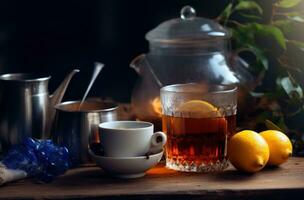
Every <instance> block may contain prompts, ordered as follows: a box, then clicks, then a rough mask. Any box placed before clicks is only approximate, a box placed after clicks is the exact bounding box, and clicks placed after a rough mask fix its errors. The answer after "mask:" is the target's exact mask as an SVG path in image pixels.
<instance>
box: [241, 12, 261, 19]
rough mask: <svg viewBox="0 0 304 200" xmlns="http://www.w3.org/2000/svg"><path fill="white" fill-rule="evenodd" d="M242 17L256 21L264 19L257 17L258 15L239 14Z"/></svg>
mask: <svg viewBox="0 0 304 200" xmlns="http://www.w3.org/2000/svg"><path fill="white" fill-rule="evenodd" d="M239 14H240V15H241V16H243V17H245V18H248V19H254V20H260V19H262V17H261V16H257V15H252V14H247V13H239Z"/></svg>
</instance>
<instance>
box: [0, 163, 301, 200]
mask: <svg viewBox="0 0 304 200" xmlns="http://www.w3.org/2000/svg"><path fill="white" fill-rule="evenodd" d="M0 199H154V200H155V199H175V200H178V199H242V200H244V199H290V200H291V199H299V200H302V199H304V158H291V159H289V161H288V162H287V163H285V164H283V165H282V166H280V167H278V168H266V169H264V170H262V171H261V172H259V173H256V174H252V175H249V174H243V173H240V172H238V171H236V170H235V169H234V168H233V167H232V166H230V167H229V168H228V169H227V170H225V171H224V172H221V173H216V174H195V173H179V172H175V171H172V170H168V169H166V168H165V167H164V166H163V165H162V164H160V165H158V166H157V167H155V168H153V169H151V170H149V171H148V172H147V175H146V176H145V177H143V178H139V179H132V180H122V179H115V178H112V177H111V176H109V175H108V174H105V173H104V172H103V171H102V170H101V169H100V168H97V167H82V168H77V169H73V170H70V171H68V173H66V174H65V175H63V176H61V177H58V178H57V179H56V180H55V181H54V182H52V183H50V184H36V183H33V182H32V181H31V180H23V181H19V182H15V183H9V184H7V185H4V186H2V187H0Z"/></svg>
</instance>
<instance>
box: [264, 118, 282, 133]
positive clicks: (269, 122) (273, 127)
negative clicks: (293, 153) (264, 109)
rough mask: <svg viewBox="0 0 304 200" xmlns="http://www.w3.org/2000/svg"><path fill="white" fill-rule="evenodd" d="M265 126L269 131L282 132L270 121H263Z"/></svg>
mask: <svg viewBox="0 0 304 200" xmlns="http://www.w3.org/2000/svg"><path fill="white" fill-rule="evenodd" d="M265 126H266V127H267V128H268V129H269V130H277V131H281V132H282V129H281V128H280V127H278V126H277V125H276V124H275V123H273V122H272V121H270V120H269V119H266V120H265Z"/></svg>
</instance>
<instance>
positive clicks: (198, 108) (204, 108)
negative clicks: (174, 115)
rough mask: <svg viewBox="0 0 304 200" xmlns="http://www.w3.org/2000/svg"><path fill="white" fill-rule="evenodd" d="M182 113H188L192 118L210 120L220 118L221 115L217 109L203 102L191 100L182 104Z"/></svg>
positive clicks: (180, 109)
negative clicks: (210, 118)
mask: <svg viewBox="0 0 304 200" xmlns="http://www.w3.org/2000/svg"><path fill="white" fill-rule="evenodd" d="M177 111H178V112H180V113H187V114H189V115H192V116H196V117H201V118H209V117H220V116H221V114H220V112H219V110H218V108H217V107H215V106H214V105H212V104H211V103H209V102H207V101H203V100H191V101H188V102H186V103H184V104H182V105H181V106H180V107H179V108H178V109H177Z"/></svg>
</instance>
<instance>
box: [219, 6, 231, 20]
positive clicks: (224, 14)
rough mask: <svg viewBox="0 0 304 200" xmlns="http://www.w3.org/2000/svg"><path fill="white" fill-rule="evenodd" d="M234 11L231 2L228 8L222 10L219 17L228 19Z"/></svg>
mask: <svg viewBox="0 0 304 200" xmlns="http://www.w3.org/2000/svg"><path fill="white" fill-rule="evenodd" d="M231 13H232V3H229V4H228V5H227V6H226V8H225V9H224V10H223V11H222V13H221V14H220V15H219V17H218V18H220V19H228V18H229V17H230V15H231Z"/></svg>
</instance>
